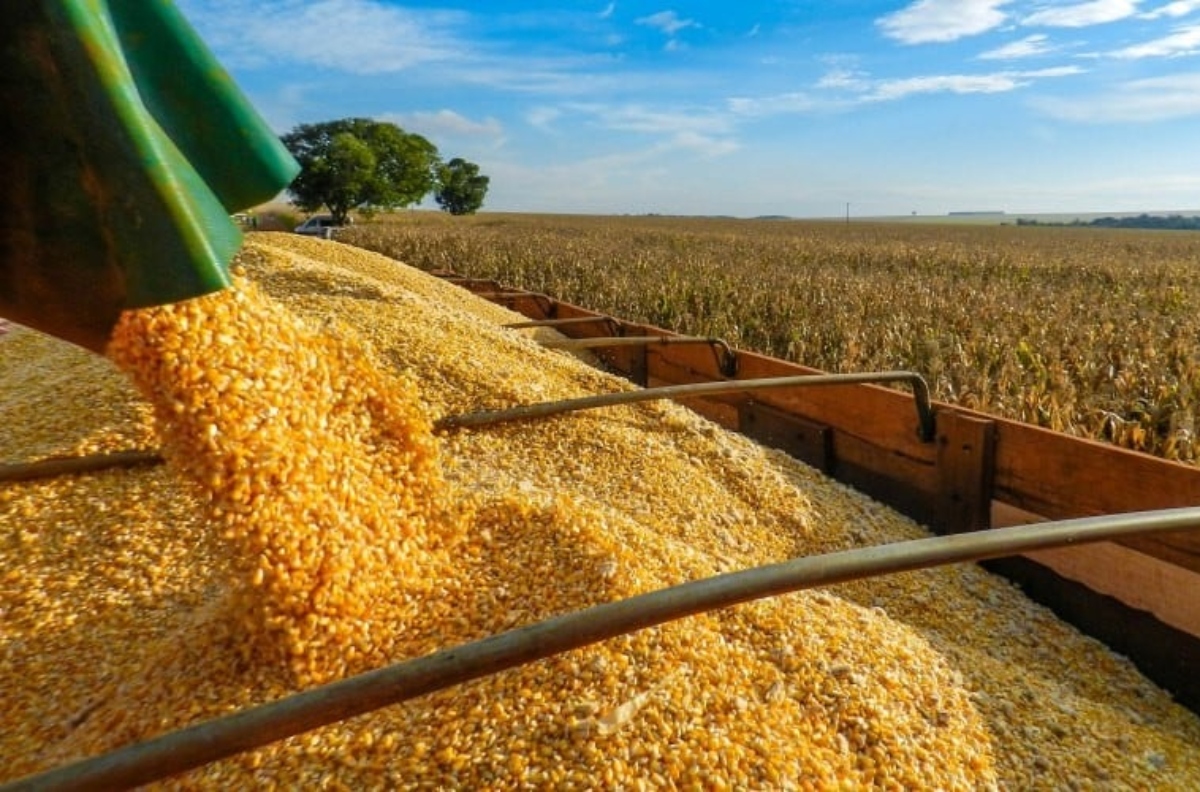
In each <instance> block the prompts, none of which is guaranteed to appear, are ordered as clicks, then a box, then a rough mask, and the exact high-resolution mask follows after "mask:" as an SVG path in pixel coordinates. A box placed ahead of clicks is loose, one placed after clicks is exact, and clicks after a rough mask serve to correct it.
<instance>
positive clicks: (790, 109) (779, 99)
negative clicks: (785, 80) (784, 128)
mask: <svg viewBox="0 0 1200 792" xmlns="http://www.w3.org/2000/svg"><path fill="white" fill-rule="evenodd" d="M727 104H728V106H729V110H730V112H732V113H733V114H735V115H738V116H746V117H751V118H753V117H763V116H772V115H784V114H788V113H810V112H815V111H818V110H821V109H823V108H826V107H829V106H830V104H831V103H829V102H826V101H823V100H818V99H816V98H815V97H813V96H812V95H810V94H807V93H803V92H795V93H784V94H776V95H774V96H756V97H750V96H735V97H733V98H731V99H729V100H728V102H727Z"/></svg>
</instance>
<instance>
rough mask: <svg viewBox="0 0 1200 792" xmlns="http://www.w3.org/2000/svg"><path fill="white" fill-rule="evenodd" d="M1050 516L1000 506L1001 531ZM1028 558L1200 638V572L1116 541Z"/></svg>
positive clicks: (995, 508) (995, 511)
mask: <svg viewBox="0 0 1200 792" xmlns="http://www.w3.org/2000/svg"><path fill="white" fill-rule="evenodd" d="M1045 520H1046V518H1045V517H1043V516H1041V515H1038V514H1031V513H1029V512H1027V511H1024V510H1021V509H1017V508H1014V507H1012V506H1008V505H1007V504H1004V503H1000V502H995V503H993V505H992V522H993V524H994V525H995V526H996V527H997V528H1004V527H1008V526H1011V525H1029V524H1031V523H1038V522H1045ZM1025 556H1026V557H1027V558H1029V559H1031V560H1033V561H1036V562H1037V563H1039V564H1041V565H1042V566H1044V567H1047V568H1048V569H1051V570H1053V571H1054V572H1055V573H1057V574H1058V575H1061V576H1062V577H1065V578H1068V579H1070V580H1074V581H1077V582H1079V583H1082V584H1083V585H1085V586H1087V587H1088V588H1090V589H1092V590H1093V591H1096V592H1099V593H1101V594H1105V595H1107V596H1110V597H1115V598H1116V599H1118V600H1120V601H1121V602H1123V603H1125V604H1126V605H1128V606H1129V607H1131V608H1136V609H1138V610H1143V611H1147V612H1149V613H1152V614H1154V617H1155V618H1157V619H1158V620H1159V621H1161V622H1163V623H1164V624H1169V625H1170V626H1172V627H1175V628H1176V629H1179V630H1183V631H1184V632H1187V633H1189V634H1191V635H1194V636H1196V637H1198V638H1200V599H1197V598H1196V596H1195V592H1197V591H1200V574H1197V573H1196V572H1193V571H1190V570H1188V569H1184V568H1182V567H1180V566H1178V565H1176V564H1172V563H1170V562H1168V561H1163V560H1161V559H1159V558H1155V557H1154V556H1150V555H1146V554H1145V553H1141V552H1138V551H1136V550H1132V549H1130V548H1128V547H1125V546H1124V545H1121V544H1117V543H1115V542H1098V543H1096V544H1089V545H1082V546H1080V547H1061V548H1056V549H1054V550H1039V551H1036V552H1031V553H1026V554H1025Z"/></svg>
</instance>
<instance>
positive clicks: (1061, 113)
mask: <svg viewBox="0 0 1200 792" xmlns="http://www.w3.org/2000/svg"><path fill="white" fill-rule="evenodd" d="M1035 106H1036V107H1037V108H1038V109H1039V110H1041V111H1042V112H1043V113H1045V114H1046V115H1048V116H1051V117H1052V118H1057V119H1060V120H1063V121H1076V122H1083V123H1143V124H1145V123H1153V122H1156V121H1166V120H1171V119H1178V118H1188V117H1192V116H1200V72H1190V73H1184V74H1173V75H1168V76H1163V77H1149V78H1146V79H1143V80H1130V81H1128V82H1124V83H1120V84H1119V85H1116V86H1114V87H1113V88H1112V89H1111V90H1110V91H1109V92H1107V93H1104V94H1097V95H1094V96H1090V97H1074V96H1072V97H1057V98H1041V99H1038V100H1037V101H1036V102H1035Z"/></svg>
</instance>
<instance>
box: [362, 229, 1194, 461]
mask: <svg viewBox="0 0 1200 792" xmlns="http://www.w3.org/2000/svg"><path fill="white" fill-rule="evenodd" d="M340 238H341V239H343V241H346V242H349V243H351V244H355V245H359V246H361V247H364V248H368V249H371V250H375V251H378V252H380V253H384V254H386V255H388V256H392V257H394V258H396V259H398V260H401V261H403V262H405V263H407V264H410V265H412V266H415V267H419V268H421V269H426V270H432V269H451V270H454V271H456V272H458V273H460V274H462V275H468V276H472V277H486V278H495V279H497V280H499V281H501V282H503V283H505V284H508V285H512V286H518V287H522V288H526V289H530V290H534V291H541V292H546V293H547V294H550V295H553V296H555V297H558V298H560V299H564V300H568V301H570V302H574V303H577V304H579V305H583V306H586V307H588V308H591V309H594V310H597V311H602V312H605V313H609V314H612V315H614V316H617V317H620V318H623V319H630V320H634V321H639V322H647V323H651V324H655V325H659V326H661V327H665V328H669V329H672V330H676V331H678V332H681V333H689V334H698V335H713V336H718V337H721V338H723V339H725V340H726V341H728V342H729V343H730V344H732V345H734V346H737V347H741V348H744V349H749V350H754V351H757V352H762V353H765V354H769V355H773V356H776V357H781V358H785V359H788V360H792V361H795V362H798V363H802V364H804V365H808V366H812V367H815V368H820V369H824V370H826V371H831V372H848V371H867V370H872V369H895V368H906V369H913V370H916V371H918V372H920V373H921V374H923V375H924V376H925V377H926V379H927V380H928V381H929V383H930V386H931V387H932V388H933V391H934V396H935V398H937V399H939V400H941V401H945V402H949V403H953V404H957V405H961V406H964V407H968V408H971V409H974V410H979V411H981V412H985V413H990V414H993V415H997V416H1003V417H1007V418H1012V419H1016V420H1020V421H1024V422H1027V423H1032V424H1036V425H1038V426H1043V427H1047V428H1049V429H1053V430H1056V431H1061V432H1066V433H1069V434H1073V435H1077V436H1082V437H1089V438H1093V439H1099V440H1104V441H1108V442H1111V443H1115V444H1117V445H1120V446H1123V447H1125V448H1131V449H1135V450H1139V451H1144V452H1147V453H1151V454H1155V455H1158V456H1161V457H1165V458H1168V459H1174V460H1178V461H1182V462H1186V463H1189V464H1196V463H1197V460H1198V458H1200V442H1198V441H1197V438H1196V419H1197V411H1198V402H1197V395H1198V391H1200V357H1198V355H1197V352H1198V349H1197V344H1198V343H1200V315H1198V313H1197V308H1198V307H1200V235H1198V234H1195V233H1191V232H1180V231H1134V230H1112V229H1092V228H1069V227H1067V228H1055V227H1017V226H983V225H951V224H924V223H892V224H875V223H837V222H815V221H783V220H732V219H692V218H662V217H574V216H547V215H506V214H493V215H486V214H485V215H479V216H475V217H470V218H449V217H445V216H442V215H436V214H433V213H412V214H407V215H401V216H394V217H387V218H383V219H379V220H376V221H374V222H371V223H366V224H363V225H359V226H356V227H355V228H353V229H351V230H349V231H347V233H346V235H345V236H344V237H340Z"/></svg>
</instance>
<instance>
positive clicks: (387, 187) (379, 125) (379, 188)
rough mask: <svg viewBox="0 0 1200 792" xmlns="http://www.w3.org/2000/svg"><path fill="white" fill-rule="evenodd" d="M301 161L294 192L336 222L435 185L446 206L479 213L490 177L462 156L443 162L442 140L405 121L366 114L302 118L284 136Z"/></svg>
mask: <svg viewBox="0 0 1200 792" xmlns="http://www.w3.org/2000/svg"><path fill="white" fill-rule="evenodd" d="M282 140H283V144H284V146H286V147H287V149H288V151H290V152H291V154H292V156H293V157H295V158H296V161H297V162H299V163H300V175H299V176H297V177H296V179H295V181H293V182H292V184H291V186H289V187H288V192H289V193H291V196H292V200H293V202H294V203H295V204H296V206H298V207H300V208H301V209H303V210H305V211H308V212H315V211H317V210H319V209H321V208H322V207H325V208H326V209H328V210H329V213H330V214H332V215H333V219H334V222H335V223H337V224H339V225H341V224H343V223H345V221H346V217H347V215H349V213H350V211H351V210H357V211H360V212H367V213H370V212H379V211H388V210H393V209H400V208H403V207H406V206H412V205H413V204H417V203H420V202H421V201H422V200H424V198H425V196H427V195H429V194H430V193H433V195H434V198H435V199H436V200H437V203H438V205H439V206H441V207H442V209H443V210H445V211H447V212H449V213H451V214H456V215H462V214H473V213H474V212H476V211H477V210H478V209H479V208H480V207H481V206H483V198H484V196H485V195H486V194H487V188H488V177H487V176H484V175H483V174H481V173H480V172H479V166H478V165H476V164H475V163H473V162H468V161H466V160H464V159H462V158H461V157H455V158H454V159H452V160H450V161H449V162H446V163H443V162H442V160H441V158H440V156H439V155H438V150H437V147H436V146H434V145H433V144H432V143H430V142H429V141H428V140H426V139H425V138H423V137H421V136H420V135H417V134H414V133H412V132H406V131H404V130H403V129H401V128H400V127H399V126H397V125H395V124H391V123H387V122H383V121H372V120H371V119H368V118H344V119H341V120H340V121H325V122H323V123H319V124H301V125H299V126H297V127H296V128H295V129H293V130H292V131H291V132H289V133H287V134H286V135H284V136H283V137H282Z"/></svg>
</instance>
